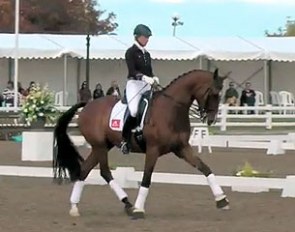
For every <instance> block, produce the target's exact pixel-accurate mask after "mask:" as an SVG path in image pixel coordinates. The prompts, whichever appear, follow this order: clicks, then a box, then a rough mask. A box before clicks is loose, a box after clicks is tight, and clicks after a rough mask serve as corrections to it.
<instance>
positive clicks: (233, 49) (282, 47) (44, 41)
mask: <svg viewBox="0 0 295 232" xmlns="http://www.w3.org/2000/svg"><path fill="white" fill-rule="evenodd" d="M132 43H133V38H132V37H126V36H115V35H100V36H91V40H90V58H91V59H124V57H125V51H126V49H127V48H128V47H129V46H130V45H131V44H132ZM14 46H15V36H14V34H1V36H0V58H14V57H15V51H16V50H15V48H14ZM147 49H148V50H149V51H150V53H151V55H152V57H153V59H159V60H193V59H197V58H198V57H200V56H204V57H207V58H208V59H211V60H224V61H230V60H232V61H234V60H238V61H241V60H244V61H247V60H266V59H267V60H274V61H290V62H291V61H295V37H284V38H273V37H265V38H242V37H226V38H216V37H214V38H201V37H171V36H168V37H156V36H153V37H152V38H151V39H150V42H149V44H148V46H147ZM65 54H68V55H69V56H71V57H79V58H85V57H86V36H85V35H53V34H20V35H19V50H18V56H19V57H20V58H24V59H33V58H34V59H44V58H47V59H49V58H58V57H61V56H63V55H65Z"/></svg>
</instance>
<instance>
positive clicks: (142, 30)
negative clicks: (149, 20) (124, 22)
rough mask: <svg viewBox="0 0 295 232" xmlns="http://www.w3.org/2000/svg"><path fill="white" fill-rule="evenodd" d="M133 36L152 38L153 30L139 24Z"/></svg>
mask: <svg viewBox="0 0 295 232" xmlns="http://www.w3.org/2000/svg"><path fill="white" fill-rule="evenodd" d="M133 34H134V35H135V36H136V37H138V36H144V37H147V38H148V37H150V36H151V35H152V31H151V29H149V27H148V26H146V25H144V24H138V25H137V26H136V27H135V28H134V32H133Z"/></svg>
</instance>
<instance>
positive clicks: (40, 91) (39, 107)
mask: <svg viewBox="0 0 295 232" xmlns="http://www.w3.org/2000/svg"><path fill="white" fill-rule="evenodd" d="M22 115H23V117H24V119H25V121H26V122H27V123H28V124H29V125H30V126H31V128H32V129H36V128H43V127H44V126H45V123H47V122H53V121H54V120H55V117H56V115H57V110H56V108H55V106H54V95H53V93H52V92H51V91H49V89H48V87H47V86H45V87H41V86H40V85H39V84H37V85H36V87H34V88H32V89H31V90H30V92H29V94H28V96H27V97H26V98H25V100H24V103H23V106H22Z"/></svg>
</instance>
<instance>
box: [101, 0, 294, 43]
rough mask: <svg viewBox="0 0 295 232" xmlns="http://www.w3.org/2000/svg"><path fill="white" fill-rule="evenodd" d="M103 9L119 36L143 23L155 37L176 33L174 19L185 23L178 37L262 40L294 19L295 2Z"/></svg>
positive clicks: (235, 0)
mask: <svg viewBox="0 0 295 232" xmlns="http://www.w3.org/2000/svg"><path fill="white" fill-rule="evenodd" d="M98 3H99V4H100V8H101V9H103V10H106V12H111V11H112V12H114V13H115V14H116V15H117V19H116V22H117V23H118V24H119V27H118V29H117V30H116V31H115V32H116V33H117V34H118V35H122V36H128V35H129V36H130V35H132V32H133V28H134V27H135V26H136V25H137V24H139V23H143V24H146V25H148V26H149V27H150V28H151V29H152V32H153V34H154V35H157V36H170V35H172V34H173V27H172V25H171V24H172V16H173V15H178V16H180V21H182V22H183V23H184V24H183V26H178V27H177V28H176V35H177V36H179V37H181V36H183V37H185V36H200V37H230V36H242V37H263V36H264V32H265V30H269V31H270V32H276V31H277V29H278V28H279V27H281V26H284V24H285V22H286V19H287V16H291V19H292V20H293V19H295V11H294V9H295V0H98Z"/></svg>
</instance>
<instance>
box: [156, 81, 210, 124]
mask: <svg viewBox="0 0 295 232" xmlns="http://www.w3.org/2000/svg"><path fill="white" fill-rule="evenodd" d="M156 86H157V87H159V88H160V89H161V90H163V89H164V87H163V86H162V85H160V84H157V85H156ZM212 88H213V85H212V86H210V87H209V88H208V89H207V90H206V91H205V93H204V94H203V96H202V98H205V101H204V104H203V105H198V108H197V110H196V111H197V112H196V113H197V115H198V116H199V117H200V120H201V121H202V122H204V121H205V120H206V118H207V110H208V109H207V104H208V99H209V97H208V96H209V95H210V93H211V92H212V91H213V90H212ZM160 94H161V95H162V96H164V97H166V98H168V99H170V100H171V101H173V102H175V103H176V104H178V105H179V106H180V107H187V104H186V103H184V102H180V101H178V100H176V99H175V98H174V97H173V96H171V95H169V94H167V93H165V92H164V91H161V92H160Z"/></svg>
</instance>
